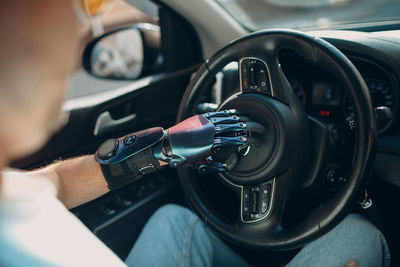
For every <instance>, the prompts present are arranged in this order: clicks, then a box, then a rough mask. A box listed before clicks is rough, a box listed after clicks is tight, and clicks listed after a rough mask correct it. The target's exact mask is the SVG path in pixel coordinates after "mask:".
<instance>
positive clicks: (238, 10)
mask: <svg viewBox="0 0 400 267" xmlns="http://www.w3.org/2000/svg"><path fill="white" fill-rule="evenodd" d="M216 1H217V2H218V3H219V4H220V5H221V6H222V7H223V8H225V9H226V10H227V11H228V12H229V13H230V14H231V15H232V17H233V18H235V19H236V20H237V21H238V22H240V23H241V24H242V25H244V26H245V27H247V28H248V29H250V30H253V31H254V30H260V29H265V28H291V29H301V30H311V29H337V28H349V27H359V26H371V25H376V24H378V25H382V24H385V23H393V22H394V21H396V22H397V23H398V22H400V13H399V10H400V1H398V0H378V1H377V0H234V1H232V0H216Z"/></svg>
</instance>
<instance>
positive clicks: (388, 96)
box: [344, 79, 393, 130]
mask: <svg viewBox="0 0 400 267" xmlns="http://www.w3.org/2000/svg"><path fill="white" fill-rule="evenodd" d="M365 83H366V84H367V86H368V90H369V93H370V95H371V100H372V105H373V106H374V107H380V106H385V107H388V108H390V109H391V110H392V111H393V91H392V89H391V86H390V84H389V83H388V82H386V81H384V80H381V79H367V80H365ZM344 111H345V113H346V115H347V116H348V115H351V114H353V113H354V105H353V103H352V101H351V100H350V97H349V96H348V95H347V96H346V99H345V102H344ZM389 122H390V121H389ZM387 125H388V123H387V124H386V125H383V126H382V125H379V127H378V130H381V129H383V128H386V126H387Z"/></svg>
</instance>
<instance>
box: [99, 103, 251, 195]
mask: <svg viewBox="0 0 400 267" xmlns="http://www.w3.org/2000/svg"><path fill="white" fill-rule="evenodd" d="M246 146H247V125H246V123H244V122H242V121H241V120H240V118H239V116H237V113H236V111H235V110H225V111H218V112H210V113H205V114H203V115H196V116H193V117H190V118H188V119H186V120H184V121H182V122H180V123H179V124H177V125H175V126H173V127H171V128H169V129H167V130H164V129H163V128H161V127H156V128H151V129H147V130H144V131H140V132H136V133H133V134H129V135H127V136H124V137H121V138H119V139H109V140H107V141H105V142H104V143H103V144H102V145H101V146H100V147H99V149H98V150H97V152H96V154H95V159H96V161H97V162H99V163H100V165H101V169H102V172H103V174H104V177H105V178H106V181H107V183H108V187H109V188H110V189H111V190H113V189H117V188H119V187H122V186H124V185H126V184H128V183H130V182H133V181H135V180H137V179H140V178H141V177H142V176H143V175H146V174H150V173H153V172H155V171H157V170H158V169H161V168H162V166H161V165H160V163H165V164H163V165H169V166H171V167H173V168H177V167H179V166H181V165H182V164H189V165H192V166H194V167H196V168H198V170H199V172H200V173H208V172H225V171H226V170H227V169H226V166H225V164H224V161H225V160H226V159H227V158H228V157H229V155H230V154H231V153H233V152H235V151H242V150H243V149H245V148H246ZM214 159H215V160H214Z"/></svg>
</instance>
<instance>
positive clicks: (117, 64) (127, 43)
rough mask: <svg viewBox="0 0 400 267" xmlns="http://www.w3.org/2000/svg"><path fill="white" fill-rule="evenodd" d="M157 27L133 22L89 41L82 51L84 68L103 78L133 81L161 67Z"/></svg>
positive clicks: (158, 28) (158, 29)
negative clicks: (131, 24) (129, 25)
mask: <svg viewBox="0 0 400 267" xmlns="http://www.w3.org/2000/svg"><path fill="white" fill-rule="evenodd" d="M162 63H163V58H162V54H161V32H160V27H159V26H157V25H153V24H147V23H146V24H145V23H144V24H135V25H133V26H131V27H128V28H123V29H119V30H116V31H113V32H109V33H106V34H104V35H102V36H100V37H97V38H95V39H94V40H92V41H91V42H90V43H89V44H88V45H87V46H86V48H85V50H84V52H83V59H82V65H83V68H84V69H85V70H86V71H87V72H88V73H90V74H92V75H93V76H96V77H98V78H105V79H117V80H134V79H137V78H140V77H143V76H146V75H150V74H153V73H156V72H157V71H159V70H160V69H161V68H162Z"/></svg>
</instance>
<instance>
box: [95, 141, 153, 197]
mask: <svg viewBox="0 0 400 267" xmlns="http://www.w3.org/2000/svg"><path fill="white" fill-rule="evenodd" d="M100 166H101V170H102V172H103V175H104V177H105V179H106V181H107V184H108V188H109V189H110V190H115V189H118V188H121V187H123V186H125V185H127V184H129V183H132V182H134V181H136V180H138V179H140V178H142V177H143V176H144V175H147V174H151V173H153V172H156V171H157V170H158V169H160V168H161V167H160V164H159V163H158V160H157V159H155V158H154V155H153V150H152V148H151V147H150V148H147V149H146V150H143V151H141V152H139V153H137V154H135V155H133V156H131V157H130V158H128V159H126V160H124V161H121V162H118V163H115V164H109V165H100Z"/></svg>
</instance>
